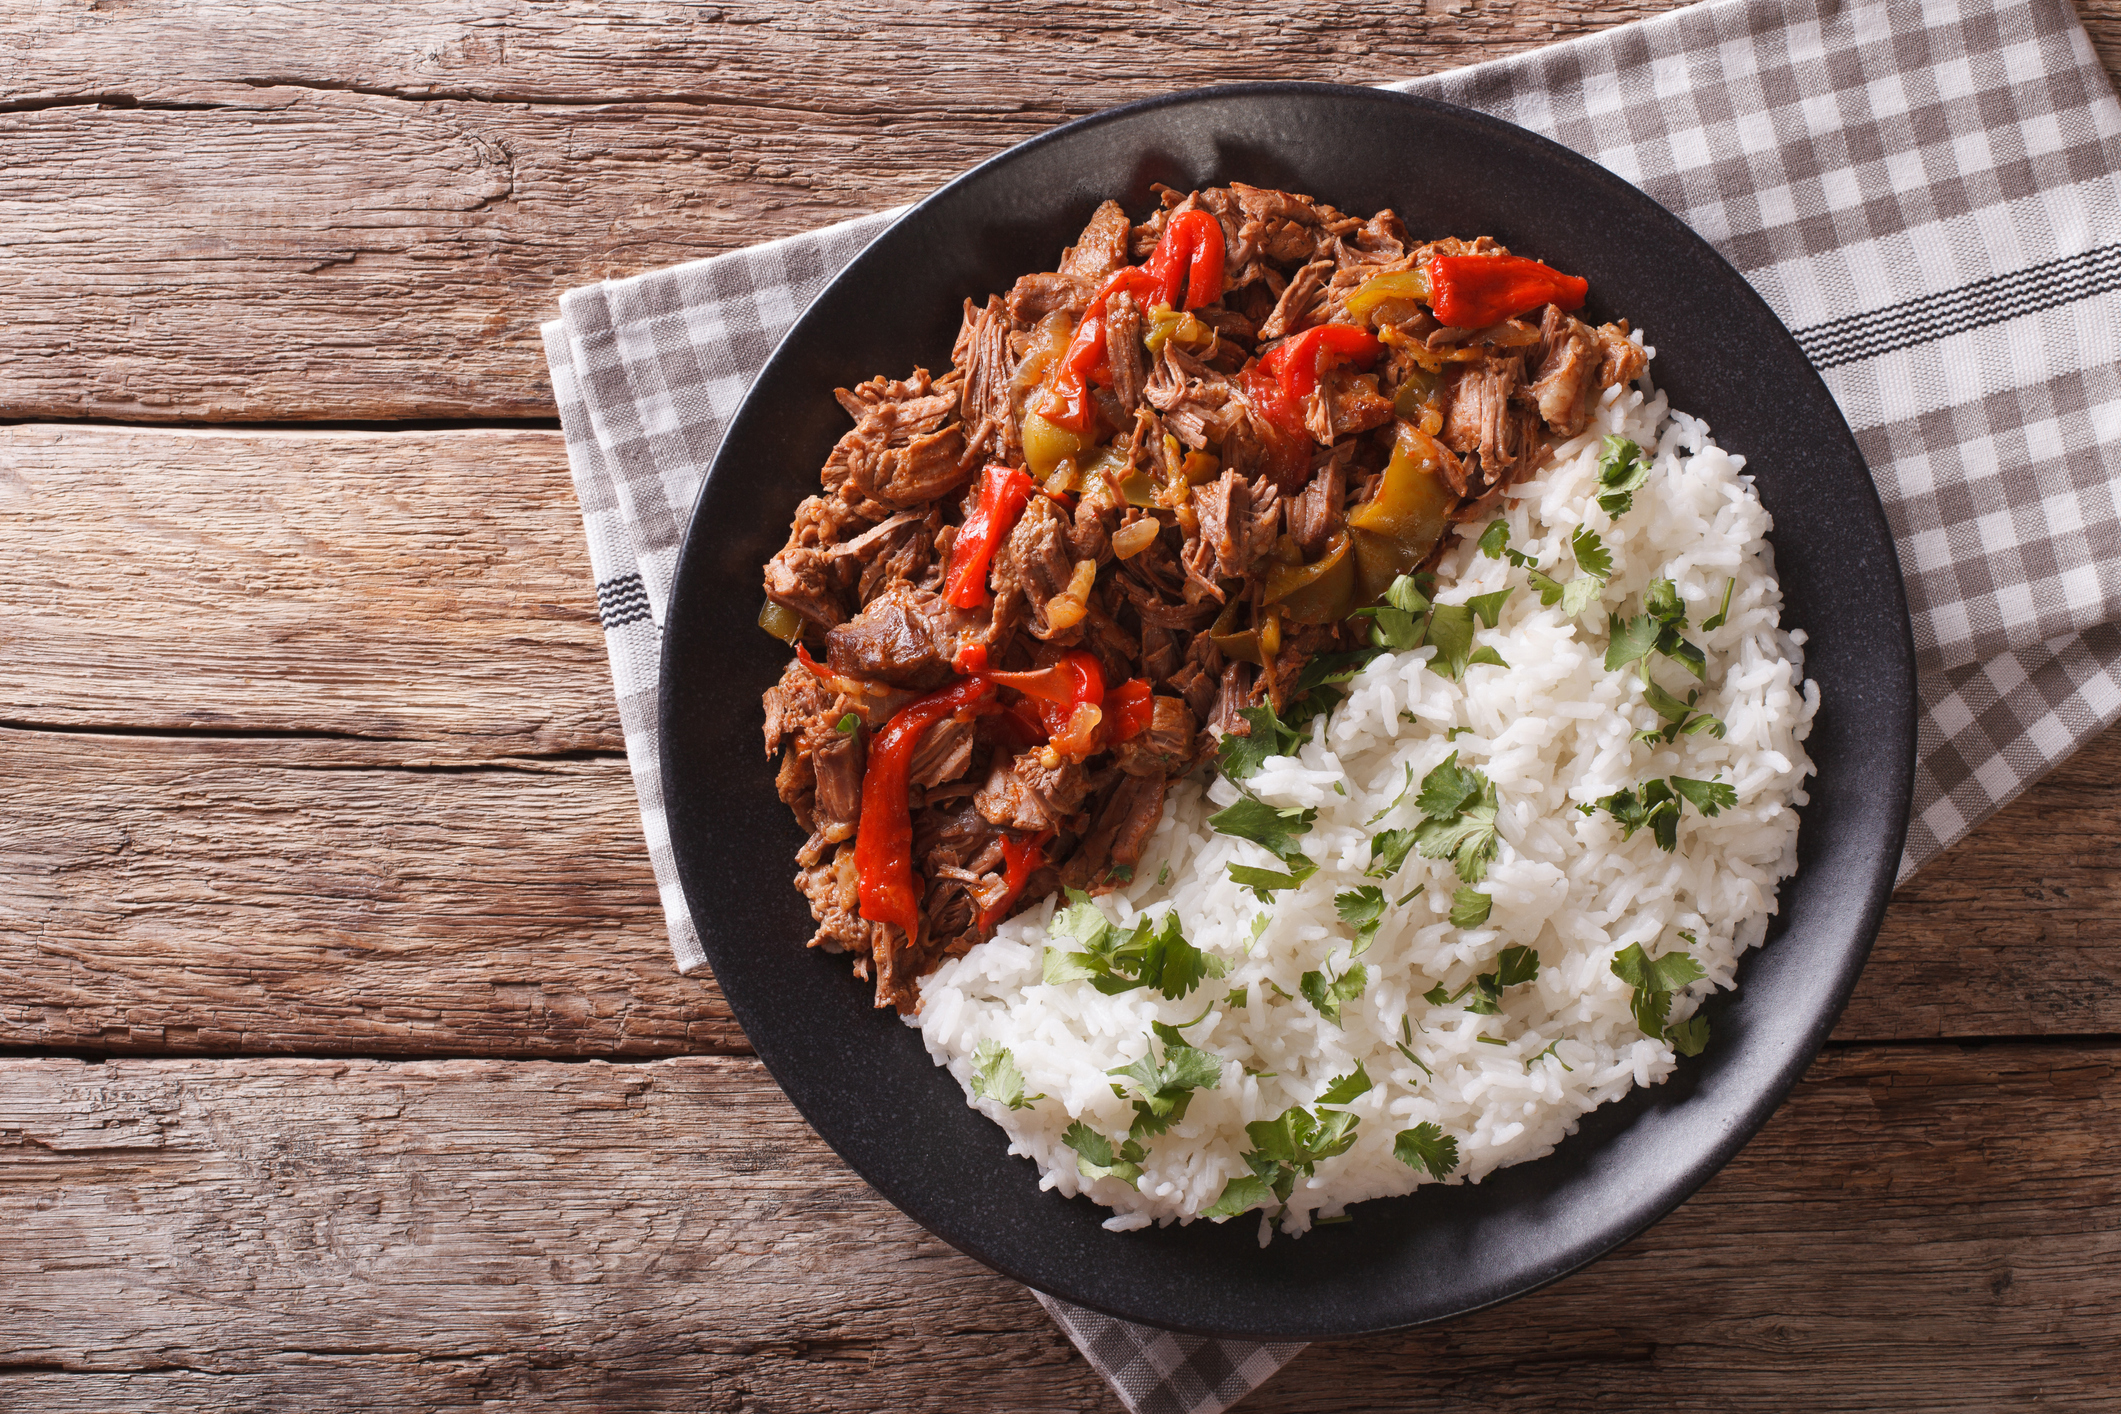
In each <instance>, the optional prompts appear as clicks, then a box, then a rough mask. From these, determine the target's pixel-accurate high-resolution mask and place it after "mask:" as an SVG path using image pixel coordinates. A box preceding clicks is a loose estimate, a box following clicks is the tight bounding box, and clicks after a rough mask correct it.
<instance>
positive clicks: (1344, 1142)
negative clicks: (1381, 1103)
mask: <svg viewBox="0 0 2121 1414" xmlns="http://www.w3.org/2000/svg"><path fill="white" fill-rule="evenodd" d="M1369 1088H1370V1077H1369V1076H1368V1075H1365V1074H1364V1073H1363V1069H1362V1067H1361V1066H1360V1065H1358V1066H1356V1068H1355V1070H1354V1072H1353V1073H1351V1074H1349V1075H1344V1076H1341V1077H1340V1078H1339V1079H1337V1080H1335V1081H1333V1082H1332V1083H1331V1084H1330V1085H1328V1086H1327V1087H1326V1091H1325V1094H1323V1095H1321V1096H1319V1098H1318V1100H1317V1101H1316V1105H1317V1106H1318V1111H1317V1113H1313V1112H1312V1111H1311V1110H1307V1109H1305V1108H1304V1107H1303V1106H1302V1105H1291V1106H1290V1107H1289V1108H1288V1109H1286V1110H1284V1111H1282V1113H1281V1115H1280V1117H1279V1118H1276V1119H1260V1120H1254V1121H1253V1122H1252V1123H1250V1124H1248V1125H1246V1126H1245V1133H1246V1135H1247V1136H1248V1137H1250V1139H1251V1140H1252V1149H1251V1152H1249V1153H1247V1154H1246V1155H1245V1156H1244V1158H1245V1163H1246V1164H1248V1165H1249V1166H1250V1167H1251V1169H1252V1172H1251V1173H1250V1174H1248V1175H1240V1176H1239V1177H1237V1178H1233V1179H1231V1180H1230V1181H1229V1183H1228V1184H1227V1185H1226V1186H1225V1187H1224V1188H1223V1191H1222V1196H1221V1197H1219V1198H1217V1199H1216V1200H1215V1203H1214V1205H1213V1206H1211V1207H1209V1208H1207V1209H1206V1210H1205V1211H1203V1212H1202V1214H1201V1216H1202V1217H1213V1218H1220V1217H1235V1216H1236V1215H1237V1214H1239V1213H1242V1212H1245V1211H1246V1210H1248V1209H1251V1208H1258V1207H1264V1206H1265V1205H1266V1204H1267V1203H1269V1202H1276V1203H1282V1204H1286V1203H1287V1202H1288V1201H1289V1195H1290V1194H1291V1193H1293V1192H1294V1191H1295V1190H1296V1180H1297V1179H1298V1178H1299V1177H1309V1176H1310V1175H1311V1174H1313V1173H1314V1172H1315V1171H1316V1169H1317V1166H1318V1165H1319V1164H1320V1163H1322V1162H1324V1161H1325V1160H1327V1159H1331V1158H1335V1157H1337V1156H1339V1155H1341V1154H1345V1153H1346V1152H1347V1151H1348V1150H1349V1148H1350V1147H1352V1146H1353V1145H1354V1143H1355V1127H1356V1124H1357V1122H1358V1121H1357V1119H1356V1117H1355V1116H1354V1115H1352V1114H1349V1113H1348V1112H1347V1111H1346V1110H1329V1109H1326V1108H1324V1107H1325V1106H1327V1105H1341V1104H1346V1103H1347V1102H1348V1101H1349V1100H1352V1099H1354V1098H1355V1097H1356V1096H1357V1095H1360V1094H1362V1093H1363V1091H1365V1090H1368V1089H1369ZM1334 1096H1340V1097H1342V1098H1338V1099H1335V1098H1333V1097H1334Z"/></svg>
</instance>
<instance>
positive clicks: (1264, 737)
mask: <svg viewBox="0 0 2121 1414" xmlns="http://www.w3.org/2000/svg"><path fill="white" fill-rule="evenodd" d="M1237 715H1238V716H1240V717H1242V718H1244V720H1245V722H1246V723H1247V725H1248V726H1249V727H1250V729H1251V730H1250V733H1249V735H1246V736H1239V735H1237V734H1236V733H1235V732H1225V733H1223V738H1222V743H1221V745H1220V746H1218V747H1217V749H1216V765H1217V766H1219V767H1220V768H1221V769H1222V773H1223V774H1224V775H1225V776H1228V777H1229V778H1230V779H1231V780H1233V781H1241V780H1244V779H1245V778H1246V777H1248V776H1250V775H1252V774H1253V773H1254V772H1256V771H1258V770H1259V768H1260V767H1261V766H1262V765H1264V764H1265V763H1266V760H1267V758H1268V757H1269V756H1287V755H1289V754H1291V753H1292V752H1294V751H1295V750H1296V748H1297V746H1298V745H1299V744H1300V743H1301V742H1302V741H1303V734H1302V733H1301V732H1298V731H1295V730H1293V729H1291V728H1290V727H1287V726H1284V725H1283V724H1282V721H1281V719H1280V718H1279V717H1276V716H1275V715H1274V704H1273V703H1272V702H1262V703H1260V704H1259V705H1258V706H1257V707H1247V708H1245V709H1244V710H1243V711H1241V712H1239V713H1238V714H1237Z"/></svg>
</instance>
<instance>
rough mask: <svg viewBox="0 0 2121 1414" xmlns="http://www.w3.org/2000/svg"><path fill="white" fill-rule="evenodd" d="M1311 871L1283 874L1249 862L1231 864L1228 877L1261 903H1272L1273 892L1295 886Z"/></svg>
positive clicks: (1311, 871)
mask: <svg viewBox="0 0 2121 1414" xmlns="http://www.w3.org/2000/svg"><path fill="white" fill-rule="evenodd" d="M1297 858H1298V859H1303V856H1302V855H1298V856H1297ZM1304 862H1305V863H1306V864H1308V863H1310V861H1309V860H1307V859H1306V860H1304ZM1313 872H1315V871H1314V870H1313V869H1306V870H1304V871H1303V872H1302V873H1301V874H1299V873H1295V872H1293V871H1292V872H1290V873H1287V874H1284V873H1282V872H1281V871H1279V870H1276V869H1261V868H1258V867H1257V866H1255V865H1251V864H1233V865H1231V866H1230V879H1231V881H1232V882H1233V883H1238V884H1242V885H1244V886H1245V887H1246V888H1248V889H1250V890H1251V891H1252V896H1253V897H1254V898H1256V899H1258V900H1259V901H1260V902H1261V903H1272V902H1274V895H1275V894H1277V893H1279V892H1280V891H1281V890H1283V889H1293V888H1295V887H1296V886H1297V885H1298V884H1301V883H1302V882H1303V881H1304V880H1305V879H1308V878H1310V877H1311V875H1312V873H1313ZM1253 936H1254V937H1257V936H1258V934H1256V933H1255V934H1254V935H1253Z"/></svg>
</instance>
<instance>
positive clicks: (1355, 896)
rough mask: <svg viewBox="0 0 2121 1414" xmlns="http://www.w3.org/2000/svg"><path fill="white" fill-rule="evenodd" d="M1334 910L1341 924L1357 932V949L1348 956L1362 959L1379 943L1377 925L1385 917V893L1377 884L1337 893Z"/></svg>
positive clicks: (1334, 898) (1334, 897) (1334, 896)
mask: <svg viewBox="0 0 2121 1414" xmlns="http://www.w3.org/2000/svg"><path fill="white" fill-rule="evenodd" d="M1333 910H1334V912H1336V913H1338V914H1339V915H1340V921H1341V922H1343V923H1345V924H1347V925H1348V926H1349V927H1350V928H1353V929H1354V930H1355V947H1354V949H1353V950H1352V951H1350V952H1349V954H1348V956H1349V957H1351V958H1354V957H1360V956H1362V955H1363V953H1365V952H1367V951H1368V950H1369V947H1370V944H1371V943H1373V942H1375V941H1377V925H1378V924H1379V923H1381V922H1383V921H1384V916H1385V891H1384V890H1383V889H1381V888H1379V887H1377V885H1375V884H1364V885H1362V886H1361V887H1360V888H1354V889H1348V890H1346V891H1344V892H1342V893H1337V894H1335V895H1333Z"/></svg>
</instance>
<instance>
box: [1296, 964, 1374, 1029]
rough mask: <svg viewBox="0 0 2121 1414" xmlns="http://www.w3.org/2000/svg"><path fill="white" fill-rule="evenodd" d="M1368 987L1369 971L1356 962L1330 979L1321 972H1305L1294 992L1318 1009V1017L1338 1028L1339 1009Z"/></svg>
mask: <svg viewBox="0 0 2121 1414" xmlns="http://www.w3.org/2000/svg"><path fill="white" fill-rule="evenodd" d="M1369 985H1370V969H1369V968H1367V967H1365V966H1363V965H1362V964H1361V963H1359V962H1358V963H1356V964H1355V965H1354V966H1353V967H1350V968H1349V969H1348V970H1347V971H1346V972H1343V973H1342V974H1341V975H1340V976H1338V977H1334V978H1330V979H1329V978H1328V977H1327V976H1326V975H1325V973H1323V972H1306V973H1305V974H1304V975H1303V976H1302V977H1301V978H1300V979H1299V980H1298V982H1297V987H1296V990H1297V991H1298V992H1299V993H1301V994H1302V996H1303V999H1304V1000H1305V1001H1307V1002H1309V1003H1310V1004H1311V1005H1312V1006H1314V1007H1316V1008H1317V1009H1318V1014H1319V1015H1320V1016H1323V1017H1324V1018H1325V1019H1326V1020H1328V1021H1330V1022H1332V1023H1333V1024H1334V1025H1335V1026H1338V1025H1340V1009H1341V1007H1342V1006H1344V1005H1345V1004H1347V1003H1348V1002H1351V1001H1354V1000H1355V999H1356V998H1357V997H1359V996H1361V995H1362V994H1363V991H1364V989H1365V988H1367V987H1368V986H1369Z"/></svg>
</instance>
